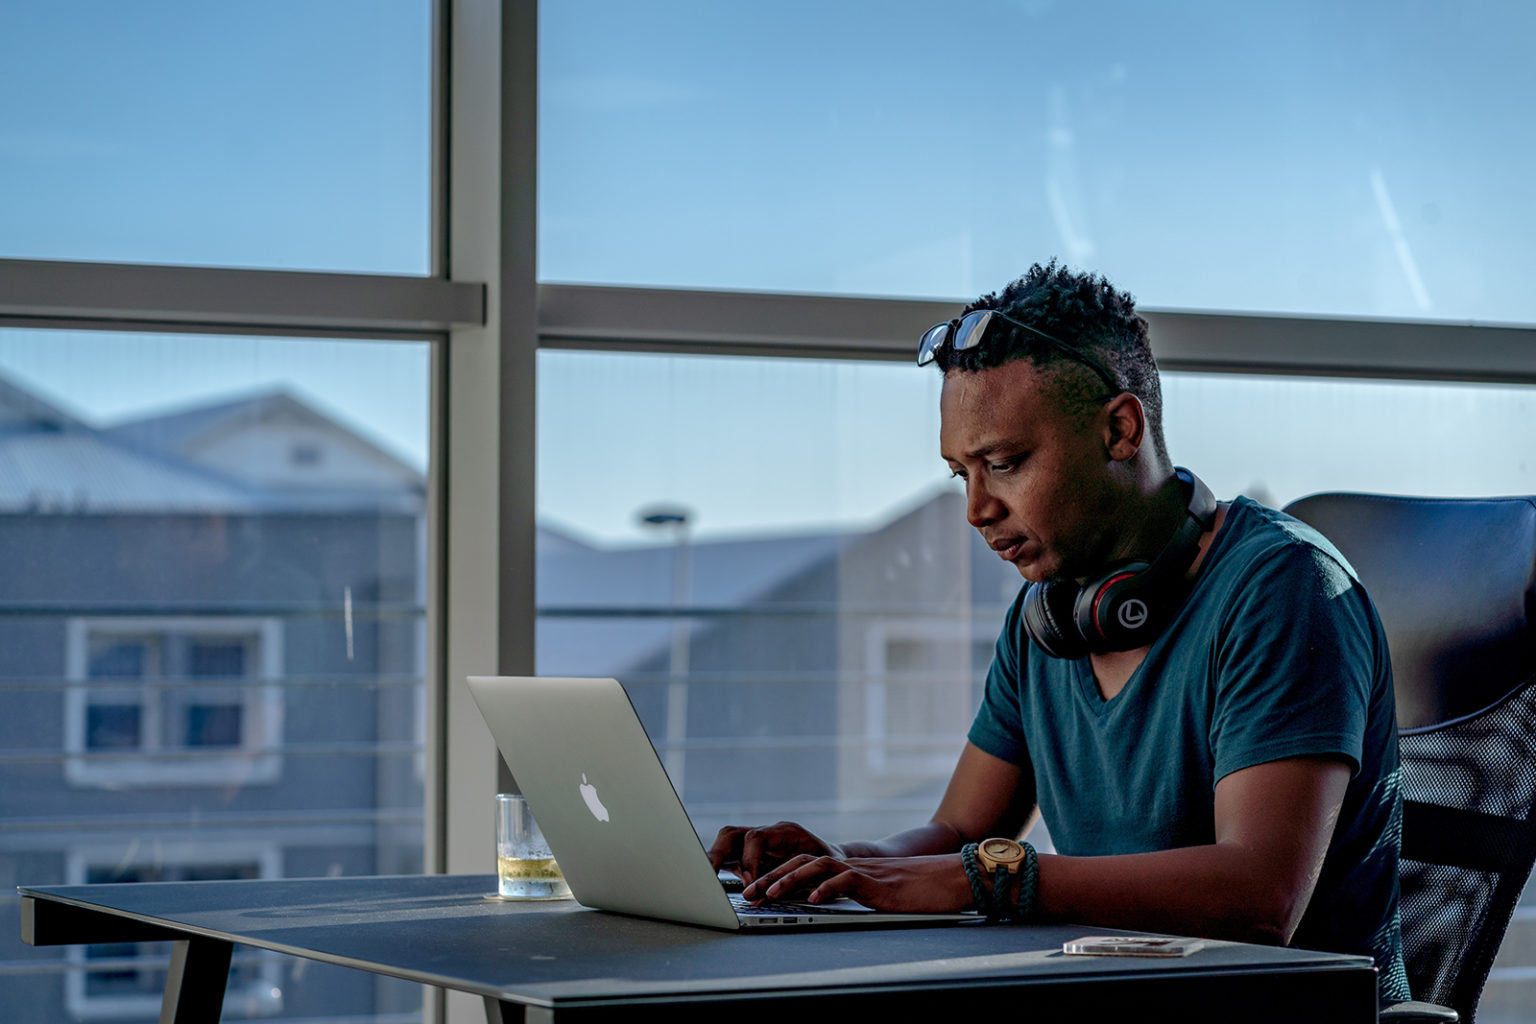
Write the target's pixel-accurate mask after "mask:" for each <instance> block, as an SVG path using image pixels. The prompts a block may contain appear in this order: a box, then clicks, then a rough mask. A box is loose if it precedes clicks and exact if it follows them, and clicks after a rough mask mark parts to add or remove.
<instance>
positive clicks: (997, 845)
mask: <svg viewBox="0 0 1536 1024" xmlns="http://www.w3.org/2000/svg"><path fill="white" fill-rule="evenodd" d="M976 859H977V860H979V861H981V866H982V867H984V868H986V869H987V870H988V871H990V872H992V873H994V874H996V872H997V869H998V868H1003V869H1005V870H1006V871H1007V872H1008V874H1010V875H1016V874H1018V873H1019V867H1020V866H1021V865H1023V863H1024V845H1023V844H1022V843H1017V842H1014V841H1013V840H1012V839H983V840H982V841H981V842H980V843H979V844H977V846H976Z"/></svg>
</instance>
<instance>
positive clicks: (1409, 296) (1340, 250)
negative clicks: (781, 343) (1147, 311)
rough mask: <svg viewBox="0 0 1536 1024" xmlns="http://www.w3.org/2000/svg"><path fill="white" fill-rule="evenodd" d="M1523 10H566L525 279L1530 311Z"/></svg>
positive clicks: (626, 6)
mask: <svg viewBox="0 0 1536 1024" xmlns="http://www.w3.org/2000/svg"><path fill="white" fill-rule="evenodd" d="M1533 30H1536V8H1533V7H1532V6H1531V5H1529V4H1523V3H1519V2H1474V3H1462V4H1452V3H1423V2H1414V3H1407V4H1404V3H1402V2H1398V0H1369V2H1358V3H1347V4H1340V3H1335V2H1331V0H1302V2H1290V3H1283V4H1277V3H1267V4H1253V3H1235V4H1233V3H1208V2H1198V3H1190V2H1185V3H1175V4H1168V3H1154V4H1149V3H1142V2H1139V0H1090V2H1083V3H1019V4H1007V3H1000V2H987V3H973V4H951V5H938V4H933V3H930V2H924V0H897V2H891V3H882V4H878V5H875V4H868V3H836V4H828V3H823V2H820V0H789V2H785V3H776V4H773V5H772V6H771V7H770V6H763V5H744V4H701V3H697V2H694V0H659V2H655V3H646V4H631V3H625V2H623V0H570V2H562V3H558V4H546V5H544V8H543V10H542V11H541V33H542V44H543V45H542V51H541V58H542V62H543V67H542V72H541V83H542V92H541V101H540V102H541V114H540V119H539V124H540V133H541V136H540V161H541V162H540V166H541V172H542V173H541V179H540V190H539V191H540V214H539V222H540V230H541V236H540V262H539V267H540V274H541V276H542V277H543V278H544V279H546V280H552V281H582V282H601V283H609V284H644V285H664V286H683V287H696V288H744V289H759V290H760V289H772V290H781V291H795V292H818V293H827V292H836V293H842V294H863V295H892V296H954V297H959V296H971V295H975V294H978V293H980V292H984V291H991V290H992V289H994V288H998V287H1000V286H1001V285H1003V284H1004V283H1005V282H1007V281H1008V280H1010V279H1012V278H1013V277H1016V276H1017V275H1018V274H1019V273H1021V272H1022V271H1023V270H1024V268H1025V267H1027V266H1028V265H1029V264H1030V263H1031V262H1033V261H1035V260H1044V259H1046V258H1048V257H1050V256H1052V255H1056V256H1060V257H1061V258H1062V259H1065V260H1067V261H1069V262H1071V263H1073V264H1074V265H1080V266H1090V267H1093V268H1094V269H1097V270H1101V271H1103V272H1105V273H1108V274H1109V275H1110V277H1111V279H1112V280H1116V281H1119V282H1123V283H1124V284H1125V285H1126V286H1127V287H1130V288H1131V289H1132V290H1133V291H1134V292H1135V293H1136V295H1137V296H1138V297H1139V298H1140V299H1141V300H1142V301H1143V302H1145V303H1147V304H1149V305H1152V306H1161V307H1180V308H1201V309H1243V310H1268V311H1291V312H1310V313H1326V314H1348V315H1356V314H1360V315H1386V316H1402V317H1444V318H1450V319H1477V320H1493V321H1530V320H1532V319H1536V296H1533V295H1532V293H1531V290H1530V289H1529V288H1527V287H1526V281H1527V280H1528V279H1529V278H1530V277H1531V275H1532V271H1533V269H1536V263H1533V260H1536V256H1533V254H1532V250H1531V247H1530V246H1529V245H1528V244H1527V239H1528V238H1529V237H1530V236H1531V234H1532V233H1533V231H1536V202H1532V196H1531V189H1530V184H1529V183H1530V182H1531V181H1532V180H1536V142H1533V140H1532V137H1531V134H1530V133H1529V132H1524V131H1521V130H1519V128H1518V127H1516V126H1519V125H1522V124H1524V123H1525V122H1526V121H1527V120H1528V116H1527V108H1528V106H1529V99H1530V97H1531V95H1532V93H1533V91H1536V66H1533V65H1532V63H1531V61H1529V60H1528V59H1527V58H1526V56H1525V54H1524V50H1523V40H1525V39H1527V38H1529V37H1530V35H1531V34H1532V32H1533Z"/></svg>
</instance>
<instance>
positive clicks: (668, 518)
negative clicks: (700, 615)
mask: <svg viewBox="0 0 1536 1024" xmlns="http://www.w3.org/2000/svg"><path fill="white" fill-rule="evenodd" d="M691 518H692V516H691V513H690V512H689V510H688V509H686V508H682V507H681V506H666V507H658V508H653V509H648V510H645V511H643V512H641V513H640V522H641V523H643V524H645V525H646V526H651V527H655V528H658V529H664V530H667V531H669V532H670V533H671V534H672V644H671V654H670V656H669V658H668V665H667V731H666V743H665V745H664V747H663V752H662V758H661V760H662V764H664V765H665V766H666V769H667V775H669V776H670V777H671V779H672V787H673V788H674V789H676V790H677V795H678V797H679V798H681V797H682V795H683V771H684V768H685V767H686V764H685V757H686V744H687V740H688V655H689V646H690V644H691V641H692V635H691V634H692V623H691V622H690V621H689V619H688V618H687V616H686V615H685V614H684V610H685V609H686V608H687V607H688V603H689V583H690V578H691V576H692V571H691V564H690V563H691V558H690V555H691V551H690V548H689V546H688V528H689V525H690V522H691Z"/></svg>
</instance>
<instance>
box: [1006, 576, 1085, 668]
mask: <svg viewBox="0 0 1536 1024" xmlns="http://www.w3.org/2000/svg"><path fill="white" fill-rule="evenodd" d="M1078 602H1079V597H1078V592H1077V587H1076V586H1074V585H1072V584H1069V583H1062V582H1059V581H1058V582H1054V583H1031V584H1030V585H1029V588H1028V589H1027V590H1025V592H1024V604H1023V607H1022V608H1021V609H1020V618H1021V620H1022V621H1023V624H1024V632H1026V633H1028V634H1029V638H1030V639H1031V640H1033V641H1034V642H1035V646H1037V647H1039V648H1040V649H1041V650H1042V651H1044V652H1045V653H1046V654H1048V655H1050V656H1051V657H1053V658H1081V657H1083V656H1084V655H1086V654H1087V653H1088V645H1087V643H1086V642H1084V640H1083V636H1082V634H1081V633H1079V632H1078V631H1077V629H1076V623H1075V621H1074V615H1073V611H1074V606H1075V605H1076V604H1077V603H1078Z"/></svg>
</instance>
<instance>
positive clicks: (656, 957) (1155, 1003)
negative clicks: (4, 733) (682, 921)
mask: <svg viewBox="0 0 1536 1024" xmlns="http://www.w3.org/2000/svg"><path fill="white" fill-rule="evenodd" d="M494 888H495V879H494V878H493V877H492V876H489V875H426V876H413V877H394V878H328V879H299V880H284V881H266V880H260V881H232V882H167V883H139V884H131V885H65V886H40V887H36V888H30V887H26V886H22V887H20V889H19V892H20V893H21V896H22V919H21V920H22V938H23V940H24V941H26V942H29V943H32V944H34V945H58V944H71V943H85V942H131V941H146V940H156V939H160V940H164V939H170V940H174V941H175V942H176V945H175V947H174V948H175V953H174V956H173V962H172V969H171V973H170V979H169V980H168V981H167V984H166V1004H165V1010H164V1013H163V1015H162V1017H161V1021H162V1024H168V1022H170V1021H175V1022H177V1024H192V1022H194V1021H216V1020H218V1016H219V1011H220V1008H221V1006H222V1002H223V995H224V981H225V978H226V976H227V974H228V969H229V958H230V951H231V948H232V945H234V944H240V945H247V946H255V947H259V948H261V949H270V950H276V951H278V952H281V953H289V954H292V955H294V956H300V957H307V958H309V959H311V960H319V961H324V962H326V963H332V964H340V965H343V966H346V967H354V968H358V969H360V970H365V971H374V972H376V973H379V974H385V975H390V976H392V977H396V978H404V979H406V980H409V981H416V982H421V983H423V984H427V985H437V986H441V987H443V988H449V989H458V990H461V991H464V992H471V993H475V994H478V995H481V996H483V997H485V999H486V1009H487V1015H488V1017H489V1018H490V1019H491V1020H492V1021H521V1020H538V1021H543V1020H559V1021H575V1020H587V1019H589V1018H590V1019H594V1020H595V1019H598V1018H603V1019H609V1018H612V1017H614V1016H615V1015H616V1014H615V1012H614V1011H617V1012H618V1013H623V1012H624V1011H627V1010H634V1009H636V1008H640V1007H645V1006H648V1005H664V1006H665V1007H666V1008H667V1012H668V1015H669V1016H671V1017H673V1018H679V1019H687V1020H704V1019H709V1020H710V1021H712V1022H716V1024H717V1022H718V1021H719V1020H720V1019H722V1014H729V1015H730V1018H731V1019H732V1020H733V1021H735V1020H740V1019H742V1017H743V1015H745V1017H746V1018H748V1019H767V1018H769V1017H770V1016H771V1017H772V1018H773V1019H774V1020H775V1021H786V1020H787V1021H792V1022H794V1024H801V1022H803V1021H804V1020H805V1019H806V1015H807V1014H810V1015H814V1016H816V1017H818V1018H827V1017H831V1016H832V1015H834V1014H836V1015H838V1016H840V1017H842V1018H843V1019H857V1018H858V1017H863V1018H865V1019H868V1015H871V1014H889V1015H890V1017H889V1018H888V1019H891V1020H903V1019H912V1018H913V1017H915V1016H920V1015H924V1014H934V1015H935V1019H941V1018H939V1017H938V1016H937V1015H938V1014H941V1013H942V1014H943V1015H944V1016H943V1018H942V1019H951V1018H953V1017H954V1016H955V1015H956V1011H963V1012H965V1013H967V1014H970V1013H973V1012H976V1011H981V1012H986V1011H989V1010H997V1011H999V1012H1006V1013H1008V1014H1009V1015H1010V1017H1018V1016H1019V1015H1020V1012H1021V1011H1022V1010H1027V1011H1028V1017H1027V1019H1029V1020H1031V1021H1036V1020H1041V1021H1048V1020H1062V1021H1067V1020H1070V1021H1074V1022H1076V1021H1090V1020H1115V1021H1126V1020H1130V1021H1157V1020H1175V1019H1176V1020H1179V1021H1191V1020H1196V1021H1205V1020H1208V1021H1213V1022H1215V1021H1221V1022H1226V1021H1231V1020H1245V1021H1256V1022H1266V1021H1277V1022H1278V1021H1286V1022H1292V1021H1301V1020H1306V1021H1309V1022H1310V1021H1333V1022H1339V1024H1357V1022H1363V1021H1374V1020H1375V1019H1376V981H1375V972H1374V971H1373V970H1372V969H1371V966H1370V961H1369V960H1368V959H1366V958H1364V957H1351V956H1337V955H1333V954H1327V953H1309V952H1305V951H1302V950H1293V949H1271V948H1266V947H1260V946H1247V945H1242V944H1238V943H1224V942H1216V943H1210V944H1209V945H1208V946H1207V948H1206V949H1204V950H1201V951H1200V952H1197V953H1195V954H1193V955H1191V956H1189V957H1187V958H1183V959H1178V960H1150V959H1132V958H1119V957H1117V958H1099V957H1067V956H1063V955H1062V953H1061V944H1062V942H1063V941H1065V940H1067V939H1071V938H1076V937H1078V936H1081V935H1083V934H1096V933H1097V932H1099V931H1103V929H1092V928H1083V927H1079V926H1065V927H1057V926H1045V925H1040V926H997V927H986V926H982V925H969V924H968V925H960V926H950V927H934V928H903V929H884V930H876V931H815V932H811V931H805V932H798V933H794V934H783V933H779V934H755V935H738V934H731V933H728V932H716V931H711V930H708V929H704V928H692V927H687V926H684V925H672V924H666V923H663V922H657V921H645V920H639V919H636V918H628V917H622V916H619V915H614V914H604V913H600V912H597V911H591V910H586V909H584V908H582V907H579V906H577V905H576V904H574V903H572V902H570V901H563V902H558V903H509V902H503V901H501V900H497V899H493V898H488V897H487V896H486V895H485V894H486V893H489V892H491V891H493V890H494ZM850 1015H857V1016H856V1017H855V1016H850Z"/></svg>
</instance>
